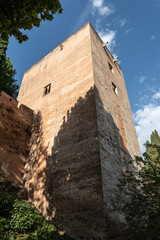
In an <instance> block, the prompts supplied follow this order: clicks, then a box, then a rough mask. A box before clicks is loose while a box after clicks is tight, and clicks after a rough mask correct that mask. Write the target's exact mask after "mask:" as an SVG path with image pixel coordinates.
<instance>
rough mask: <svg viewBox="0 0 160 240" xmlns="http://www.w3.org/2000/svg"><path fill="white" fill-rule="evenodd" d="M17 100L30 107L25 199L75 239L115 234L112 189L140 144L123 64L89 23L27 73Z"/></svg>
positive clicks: (117, 217)
mask: <svg viewBox="0 0 160 240" xmlns="http://www.w3.org/2000/svg"><path fill="white" fill-rule="evenodd" d="M18 101H19V104H22V103H23V104H25V105H26V106H28V107H29V108H31V109H33V110H34V113H35V117H34V122H33V126H32V137H31V139H30V149H29V156H28V160H27V164H26V166H25V169H26V171H25V175H24V182H25V186H26V188H27V190H28V194H29V198H30V200H31V201H32V202H33V203H34V204H35V206H36V207H38V208H39V209H40V211H41V212H42V213H43V214H44V215H46V216H47V217H48V218H49V219H52V221H53V222H54V223H55V224H56V225H57V226H59V227H60V228H62V229H64V230H65V231H66V233H68V234H69V235H70V236H71V237H73V238H75V239H118V238H119V237H120V235H121V223H122V222H123V215H121V214H120V213H119V212H118V211H114V209H113V203H114V204H115V203H116V202H117V201H119V199H116V197H115V189H116V185H117V183H118V179H119V178H120V176H121V173H122V172H124V171H125V169H126V165H127V161H128V160H130V159H133V158H134V155H140V149H139V144H138V140H137V135H136V131H135V126H134V122H133V118H132V113H131V109H130V104H129V100H128V96H127V91H126V87H125V83H124V78H123V74H122V71H121V68H120V66H119V65H118V63H117V62H116V61H114V59H113V56H112V55H111V53H110V52H109V50H108V49H107V48H106V47H103V42H102V40H101V39H100V37H99V36H98V34H97V33H96V32H95V30H94V29H93V27H92V26H91V25H90V23H87V24H86V25H85V26H84V27H82V28H81V29H80V30H79V31H77V32H76V33H75V34H73V35H72V36H71V37H69V38H68V39H67V40H65V41H64V42H63V43H61V44H59V46H58V47H57V48H55V49H54V50H53V51H52V52H50V53H49V54H48V55H47V56H45V57H44V58H43V59H41V60H40V61H39V62H38V63H36V64H35V65H34V66H32V67H31V68H30V69H29V70H28V71H26V72H25V74H24V77H23V81H22V85H21V88H20V92H19V96H18Z"/></svg>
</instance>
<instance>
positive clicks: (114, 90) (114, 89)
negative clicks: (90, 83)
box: [112, 82, 118, 95]
mask: <svg viewBox="0 0 160 240" xmlns="http://www.w3.org/2000/svg"><path fill="white" fill-rule="evenodd" d="M112 89H113V92H114V93H115V94H117V95H118V90H117V87H116V85H115V84H114V83H113V82H112Z"/></svg>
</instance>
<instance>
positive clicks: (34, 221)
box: [10, 199, 43, 233]
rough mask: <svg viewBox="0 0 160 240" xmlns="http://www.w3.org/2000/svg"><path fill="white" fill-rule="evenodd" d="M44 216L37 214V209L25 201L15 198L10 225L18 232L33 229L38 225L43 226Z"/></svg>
mask: <svg viewBox="0 0 160 240" xmlns="http://www.w3.org/2000/svg"><path fill="white" fill-rule="evenodd" d="M42 222H43V217H42V216H40V215H38V214H36V212H35V209H34V208H31V207H30V206H29V205H26V204H25V203H23V202H20V201H18V200H17V199H16V200H15V202H14V204H13V211H12V216H11V220H10V227H11V229H12V230H14V231H17V232H21V233H24V232H28V231H33V230H35V229H36V228H37V226H39V225H40V226H41V225H42Z"/></svg>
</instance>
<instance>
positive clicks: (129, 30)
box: [124, 28, 133, 34]
mask: <svg viewBox="0 0 160 240" xmlns="http://www.w3.org/2000/svg"><path fill="white" fill-rule="evenodd" d="M132 30H133V28H129V29H127V30H126V31H125V32H124V34H127V33H129V32H131V31H132Z"/></svg>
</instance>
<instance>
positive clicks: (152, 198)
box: [119, 131, 160, 240]
mask: <svg viewBox="0 0 160 240" xmlns="http://www.w3.org/2000/svg"><path fill="white" fill-rule="evenodd" d="M145 146H146V152H145V153H144V159H143V158H141V157H136V161H135V162H136V167H137V168H136V169H135V168H133V163H131V165H130V166H129V167H128V169H129V170H128V171H127V172H126V174H125V175H124V176H123V180H121V183H120V185H119V189H120V190H121V193H123V196H124V195H125V196H126V198H125V200H126V202H125V203H124V206H123V207H122V209H121V210H122V211H123V212H124V213H125V217H126V222H127V224H126V233H127V234H126V235H127V239H129V240H134V239H136V240H143V239H145V240H155V239H156V240H159V239H160V137H159V135H158V133H157V131H154V132H153V133H152V135H151V143H149V142H146V144H145ZM137 169H138V170H137Z"/></svg>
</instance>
